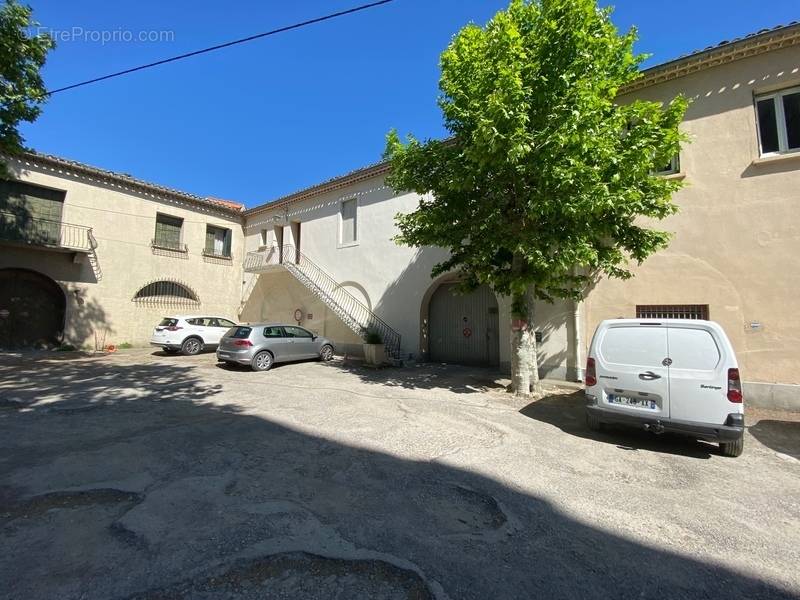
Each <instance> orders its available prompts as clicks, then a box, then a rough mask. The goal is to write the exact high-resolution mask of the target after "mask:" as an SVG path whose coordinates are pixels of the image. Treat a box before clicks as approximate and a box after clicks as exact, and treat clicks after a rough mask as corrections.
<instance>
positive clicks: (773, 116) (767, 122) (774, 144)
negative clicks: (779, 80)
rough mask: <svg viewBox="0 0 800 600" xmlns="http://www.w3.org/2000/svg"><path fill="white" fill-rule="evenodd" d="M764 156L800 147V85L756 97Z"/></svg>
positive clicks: (760, 144) (759, 131) (761, 148)
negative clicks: (799, 86)
mask: <svg viewBox="0 0 800 600" xmlns="http://www.w3.org/2000/svg"><path fill="white" fill-rule="evenodd" d="M756 118H757V121H758V141H759V146H760V150H761V154H762V155H765V154H766V155H768V154H780V153H784V152H796V151H798V150H800V88H791V89H788V90H782V91H779V92H775V93H773V94H765V95H763V96H758V97H756Z"/></svg>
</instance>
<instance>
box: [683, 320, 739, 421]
mask: <svg viewBox="0 0 800 600" xmlns="http://www.w3.org/2000/svg"><path fill="white" fill-rule="evenodd" d="M668 332H669V334H668V335H669V357H670V359H671V360H672V364H671V365H670V369H669V387H670V398H671V410H672V418H673V419H677V420H679V421H694V422H698V423H715V424H719V425H722V424H723V423H724V422H725V419H727V417H728V414H729V413H732V412H736V410H734V409H733V408H732V405H731V403H730V402H729V401H728V396H727V393H728V367H729V366H731V367H735V366H736V365H735V361H734V360H733V357H732V356H730V357H728V348H727V347H726V346H727V344H725V340H723V339H721V337H719V336H718V335H716V332H715V330H714V328H713V327H712V326H711V325H710V324H709V323H708V322H707V321H697V323H696V324H695V323H681V324H680V325H677V324H670V325H669V327H668ZM729 363H731V364H730V365H729Z"/></svg>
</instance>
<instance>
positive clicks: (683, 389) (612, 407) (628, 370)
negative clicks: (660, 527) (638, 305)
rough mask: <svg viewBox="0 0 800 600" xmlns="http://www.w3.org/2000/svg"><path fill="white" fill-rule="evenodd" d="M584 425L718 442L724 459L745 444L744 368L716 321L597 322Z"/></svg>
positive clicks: (590, 354)
mask: <svg viewBox="0 0 800 600" xmlns="http://www.w3.org/2000/svg"><path fill="white" fill-rule="evenodd" d="M586 400H587V403H588V404H587V407H586V422H587V424H588V426H589V428H590V429H593V430H599V429H600V428H601V427H602V426H603V424H604V423H614V424H623V425H632V426H635V427H642V428H644V429H646V430H647V431H652V432H654V433H662V432H664V431H671V432H676V433H683V434H686V435H689V436H692V437H695V438H699V439H703V440H710V441H715V442H719V445H720V449H721V450H722V453H723V454H724V455H726V456H739V455H740V454H741V453H742V450H743V447H744V446H743V444H744V438H743V435H744V404H743V397H742V385H741V379H740V378H739V366H738V364H737V362H736V355H735V354H734V352H733V347H732V346H731V343H730V341H729V340H728V336H726V335H725V332H724V331H723V329H722V327H720V326H719V325H718V324H717V323H714V322H712V321H700V320H687V319H614V320H609V321H603V322H602V323H600V325H598V327H597V331H595V333H594V337H593V338H592V344H591V346H590V348H589V356H588V358H587V360H586Z"/></svg>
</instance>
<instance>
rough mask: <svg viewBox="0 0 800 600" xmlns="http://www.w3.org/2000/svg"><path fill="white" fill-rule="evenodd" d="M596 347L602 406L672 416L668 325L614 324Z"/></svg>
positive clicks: (654, 415) (659, 416)
mask: <svg viewBox="0 0 800 600" xmlns="http://www.w3.org/2000/svg"><path fill="white" fill-rule="evenodd" d="M596 348H597V350H596V353H597V356H595V365H596V369H597V384H598V385H599V386H600V390H601V393H600V394H598V399H597V401H598V404H599V405H600V406H601V407H603V408H607V409H612V410H615V411H618V412H625V413H628V414H633V415H637V416H643V417H647V416H649V417H654V418H664V419H667V418H669V417H670V389H669V368H668V366H667V365H668V363H669V361H668V360H666V359H667V357H668V356H669V353H668V351H667V350H668V344H667V327H666V325H665V324H662V323H658V322H652V323H651V322H642V323H639V322H633V323H612V324H610V325H609V326H608V328H607V329H605V330H604V331H602V332H601V333H600V339H599V340H598V341H597V344H596Z"/></svg>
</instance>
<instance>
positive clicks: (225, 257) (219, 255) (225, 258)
mask: <svg viewBox="0 0 800 600" xmlns="http://www.w3.org/2000/svg"><path fill="white" fill-rule="evenodd" d="M203 256H205V257H206V258H216V259H219V260H233V257H232V256H225V255H224V254H212V253H211V252H205V251H203Z"/></svg>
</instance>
